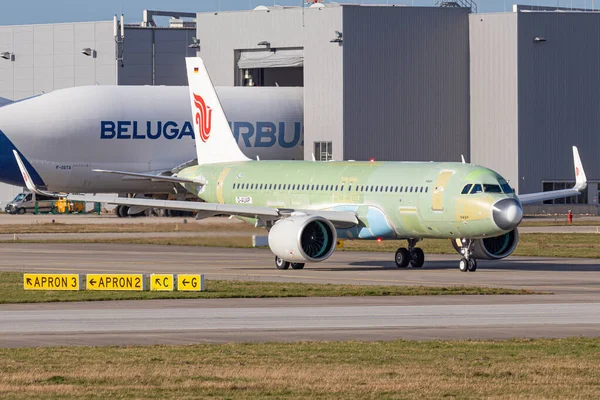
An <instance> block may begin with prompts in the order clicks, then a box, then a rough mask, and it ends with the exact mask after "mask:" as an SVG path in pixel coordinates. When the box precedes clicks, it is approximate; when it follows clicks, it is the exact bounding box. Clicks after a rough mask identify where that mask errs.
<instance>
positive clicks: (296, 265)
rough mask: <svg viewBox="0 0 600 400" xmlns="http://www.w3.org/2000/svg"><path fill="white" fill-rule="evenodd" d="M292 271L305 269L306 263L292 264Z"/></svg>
mask: <svg viewBox="0 0 600 400" xmlns="http://www.w3.org/2000/svg"><path fill="white" fill-rule="evenodd" d="M291 266H292V269H302V268H304V263H292V264H291Z"/></svg>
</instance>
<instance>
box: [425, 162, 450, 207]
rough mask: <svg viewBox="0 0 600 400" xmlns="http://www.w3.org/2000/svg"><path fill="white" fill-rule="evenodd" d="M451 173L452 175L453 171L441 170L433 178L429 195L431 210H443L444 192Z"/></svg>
mask: <svg viewBox="0 0 600 400" xmlns="http://www.w3.org/2000/svg"><path fill="white" fill-rule="evenodd" d="M452 175H454V171H442V172H441V173H440V174H439V175H438V177H437V179H436V180H435V183H434V185H433V193H432V195H431V209H432V210H433V211H444V192H445V190H446V185H447V184H448V181H449V180H450V178H451V177H452Z"/></svg>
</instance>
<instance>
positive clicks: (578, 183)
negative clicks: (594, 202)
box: [573, 146, 587, 191]
mask: <svg viewBox="0 0 600 400" xmlns="http://www.w3.org/2000/svg"><path fill="white" fill-rule="evenodd" d="M573 163H574V164H575V186H574V187H573V189H576V190H579V191H582V190H583V189H585V187H586V186H587V177H586V176H585V171H584V170H583V164H582V163H581V158H580V157H579V150H578V149H577V146H573Z"/></svg>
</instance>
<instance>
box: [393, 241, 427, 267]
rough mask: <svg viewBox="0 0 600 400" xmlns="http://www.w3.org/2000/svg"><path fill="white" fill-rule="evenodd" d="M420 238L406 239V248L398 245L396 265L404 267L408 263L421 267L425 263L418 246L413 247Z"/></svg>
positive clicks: (423, 254)
mask: <svg viewBox="0 0 600 400" xmlns="http://www.w3.org/2000/svg"><path fill="white" fill-rule="evenodd" d="M419 240H420V239H408V249H407V248H405V247H400V248H399V249H398V250H396V257H395V261H396V267H398V268H406V267H408V264H410V265H411V266H412V267H413V268H421V267H422V266H423V264H424V263H425V253H424V252H423V250H422V249H421V248H420V247H415V245H416V244H417V243H418V242H419Z"/></svg>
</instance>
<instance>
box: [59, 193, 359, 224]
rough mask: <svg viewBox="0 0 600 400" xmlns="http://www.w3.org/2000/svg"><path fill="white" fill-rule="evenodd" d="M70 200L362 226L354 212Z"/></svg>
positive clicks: (80, 197)
mask: <svg viewBox="0 0 600 400" xmlns="http://www.w3.org/2000/svg"><path fill="white" fill-rule="evenodd" d="M66 198H67V200H73V201H88V202H100V203H108V204H118V205H126V206H138V207H148V208H168V209H170V210H183V211H197V212H198V213H199V215H200V216H201V217H200V218H206V217H209V216H213V215H218V214H219V215H223V214H225V215H235V216H239V217H248V218H259V219H262V220H263V221H275V220H278V219H281V218H286V217H289V216H291V215H294V214H306V215H318V216H321V217H323V218H326V219H328V220H329V221H331V222H332V223H333V224H334V225H336V224H337V225H344V226H352V225H356V224H358V218H357V217H356V214H355V213H354V212H350V211H323V210H305V209H291V208H272V207H266V206H253V205H246V204H220V203H203V202H196V201H177V200H156V199H144V198H128V197H118V196H86V195H75V194H69V195H67V196H66Z"/></svg>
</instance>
